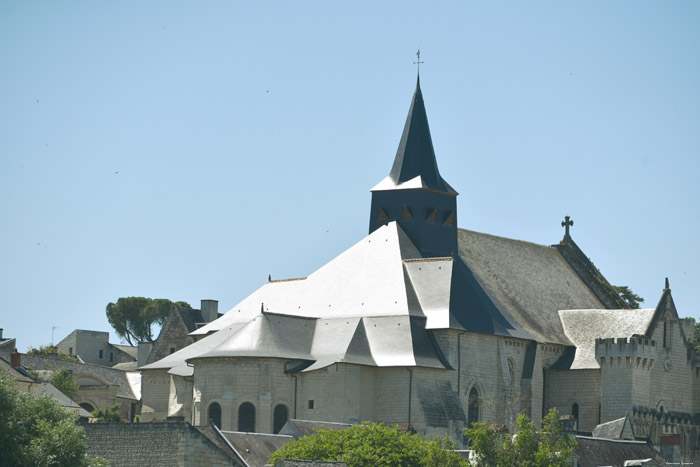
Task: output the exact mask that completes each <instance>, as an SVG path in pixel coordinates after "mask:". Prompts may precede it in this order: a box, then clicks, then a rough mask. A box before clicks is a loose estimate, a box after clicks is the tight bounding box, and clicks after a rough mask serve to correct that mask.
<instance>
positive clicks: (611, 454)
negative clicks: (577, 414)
mask: <svg viewBox="0 0 700 467" xmlns="http://www.w3.org/2000/svg"><path fill="white" fill-rule="evenodd" d="M576 441H577V442H578V448H577V449H576V454H577V455H578V465H579V467H598V466H601V465H605V466H613V467H623V466H624V465H625V461H627V460H637V459H649V458H651V459H654V460H656V461H658V462H659V463H660V465H666V462H665V460H664V459H663V457H661V455H660V454H659V452H658V451H656V450H655V449H654V448H652V447H651V446H650V445H649V444H647V443H646V442H645V441H627V440H612V439H601V438H593V437H590V436H580V435H579V436H576Z"/></svg>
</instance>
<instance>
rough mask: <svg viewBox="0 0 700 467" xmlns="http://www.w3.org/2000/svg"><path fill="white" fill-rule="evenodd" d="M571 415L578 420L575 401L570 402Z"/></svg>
mask: <svg viewBox="0 0 700 467" xmlns="http://www.w3.org/2000/svg"><path fill="white" fill-rule="evenodd" d="M571 415H572V416H573V417H574V418H575V419H576V420H578V404H577V403H576V402H574V403H573V404H571Z"/></svg>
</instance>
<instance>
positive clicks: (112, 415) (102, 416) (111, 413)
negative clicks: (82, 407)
mask: <svg viewBox="0 0 700 467" xmlns="http://www.w3.org/2000/svg"><path fill="white" fill-rule="evenodd" d="M92 414H93V415H94V416H95V420H94V423H121V422H122V421H123V420H122V418H121V417H120V416H119V404H114V405H113V406H111V407H109V408H107V409H104V410H103V409H97V410H95V411H94V412H93V413H92Z"/></svg>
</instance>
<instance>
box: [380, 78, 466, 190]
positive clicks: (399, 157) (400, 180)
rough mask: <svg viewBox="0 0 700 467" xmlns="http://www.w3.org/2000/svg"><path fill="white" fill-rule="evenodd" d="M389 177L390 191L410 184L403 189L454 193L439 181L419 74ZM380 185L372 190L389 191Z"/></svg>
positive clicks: (440, 179)
mask: <svg viewBox="0 0 700 467" xmlns="http://www.w3.org/2000/svg"><path fill="white" fill-rule="evenodd" d="M417 177H420V178H417ZM388 178H390V179H391V181H392V182H393V185H394V187H391V188H404V187H402V186H401V185H402V184H404V183H406V182H410V183H408V184H407V185H406V186H405V188H413V189H415V188H424V189H429V190H435V191H441V192H443V193H450V194H457V193H456V192H455V191H454V190H453V189H452V187H450V185H448V184H447V182H445V180H443V179H442V177H441V176H440V171H439V170H438V167H437V161H436V160H435V150H434V149H433V140H432V138H431V136H430V127H429V126H428V116H427V114H426V112H425V104H424V102H423V93H422V91H421V89H420V75H419V76H418V79H417V81H416V91H415V93H414V94H413V100H412V101H411V107H410V109H409V110H408V117H407V118H406V124H405V125H404V129H403V134H402V135H401V141H400V142H399V148H398V150H397V151H396V157H395V158H394V165H393V167H392V168H391V172H390V173H389V177H388ZM385 181H388V180H385ZM380 185H384V186H377V187H375V188H374V189H375V190H377V189H379V190H381V189H386V188H389V189H391V188H390V187H388V186H386V185H387V184H385V183H380Z"/></svg>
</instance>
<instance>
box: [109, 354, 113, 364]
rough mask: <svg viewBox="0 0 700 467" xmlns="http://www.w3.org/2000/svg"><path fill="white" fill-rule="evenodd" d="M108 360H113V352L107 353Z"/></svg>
mask: <svg viewBox="0 0 700 467" xmlns="http://www.w3.org/2000/svg"><path fill="white" fill-rule="evenodd" d="M109 361H110V362H113V361H114V352H110V353H109Z"/></svg>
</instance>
